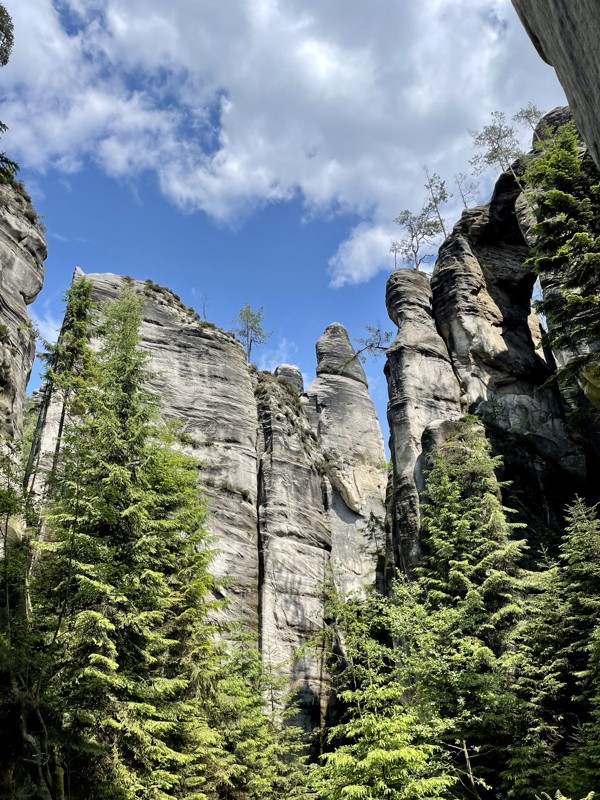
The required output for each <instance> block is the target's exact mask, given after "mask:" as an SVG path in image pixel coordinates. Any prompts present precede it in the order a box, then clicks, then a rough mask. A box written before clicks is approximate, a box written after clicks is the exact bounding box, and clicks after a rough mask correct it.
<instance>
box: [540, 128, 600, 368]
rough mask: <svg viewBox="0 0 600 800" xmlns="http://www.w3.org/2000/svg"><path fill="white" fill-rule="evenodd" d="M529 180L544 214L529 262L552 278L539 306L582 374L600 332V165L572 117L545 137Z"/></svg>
mask: <svg viewBox="0 0 600 800" xmlns="http://www.w3.org/2000/svg"><path fill="white" fill-rule="evenodd" d="M525 181H526V182H527V184H528V185H529V186H531V187H532V189H533V191H532V192H531V194H530V198H531V202H532V208H533V211H534V214H535V217H536V220H537V224H536V226H535V227H534V234H535V237H536V242H535V245H534V247H533V254H532V256H531V259H530V262H529V263H530V264H531V265H532V266H533V267H534V269H535V271H536V272H537V273H538V275H540V277H541V278H542V280H543V281H545V283H546V289H545V292H544V300H543V301H541V302H540V303H539V304H538V309H539V310H540V311H541V312H542V313H543V314H544V315H545V316H546V319H547V321H548V328H549V331H548V336H547V339H548V343H549V344H550V346H552V347H553V348H556V349H559V350H564V351H566V352H567V353H568V354H569V355H570V356H571V360H570V365H569V368H568V372H570V373H574V374H575V375H577V374H578V373H579V372H580V371H581V369H582V368H590V367H593V366H597V364H598V356H597V355H596V354H595V353H593V352H591V353H590V351H589V350H590V348H589V344H590V343H591V342H592V343H593V342H596V341H597V340H598V339H600V222H599V220H600V172H599V171H598V168H597V167H596V165H595V164H594V162H593V160H592V158H591V156H590V155H589V153H588V152H587V151H586V150H585V148H584V147H583V146H582V144H581V141H580V138H579V134H578V133H577V130H576V128H575V125H574V124H573V123H572V122H570V123H568V124H567V125H564V126H562V127H560V128H559V129H558V130H557V131H556V132H555V133H554V134H552V135H551V136H547V137H546V138H544V139H543V140H542V141H541V142H539V143H538V150H537V155H536V156H535V158H533V159H532V160H531V162H530V164H529V166H528V169H527V172H526V175H525ZM563 374H564V373H563Z"/></svg>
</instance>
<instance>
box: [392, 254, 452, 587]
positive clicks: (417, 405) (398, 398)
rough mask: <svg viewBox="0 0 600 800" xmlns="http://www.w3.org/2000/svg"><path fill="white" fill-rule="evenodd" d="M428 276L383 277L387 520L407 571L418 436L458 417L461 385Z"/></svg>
mask: <svg viewBox="0 0 600 800" xmlns="http://www.w3.org/2000/svg"><path fill="white" fill-rule="evenodd" d="M431 299H432V298H431V288H430V285H429V277H428V276H427V275H426V274H424V273H423V272H417V271H413V270H406V269H404V270H398V271H396V272H393V273H392V275H391V276H390V278H389V280H388V282H387V288H386V304H387V309H388V314H389V315H390V319H391V320H392V322H394V323H395V324H396V325H397V326H398V334H397V336H396V338H395V340H394V342H393V343H392V345H391V347H390V348H389V350H388V358H387V364H386V367H385V374H386V376H387V381H388V392H389V403H388V422H389V426H390V453H391V457H392V465H393V479H392V496H391V504H390V507H389V514H390V521H389V525H390V527H391V530H392V531H393V550H394V560H395V563H396V564H397V565H398V566H399V567H400V568H401V569H402V570H403V571H404V572H406V573H407V574H409V573H410V572H411V570H412V569H413V568H414V567H415V566H416V565H417V564H418V563H419V560H420V557H421V549H420V545H419V510H418V504H419V491H420V490H422V488H423V476H422V470H421V454H422V445H421V439H422V437H423V434H424V433H425V431H426V429H427V427H428V426H429V425H430V424H432V423H434V422H435V421H436V420H452V419H458V417H460V413H461V410H460V387H459V383H458V380H457V378H456V375H455V374H454V371H453V368H452V362H451V360H450V355H449V353H448V349H447V347H446V344H445V342H444V340H443V339H442V337H441V336H440V334H439V333H438V331H437V330H436V326H435V321H434V319H433V315H432V311H431Z"/></svg>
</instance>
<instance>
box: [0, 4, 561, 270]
mask: <svg viewBox="0 0 600 800" xmlns="http://www.w3.org/2000/svg"><path fill="white" fill-rule="evenodd" d="M58 9H61V11H62V16H61V15H60V14H59V10H58ZM10 11H11V13H12V14H13V17H14V23H15V42H16V43H15V48H14V53H13V57H12V59H11V62H10V63H9V65H8V66H7V67H6V68H5V69H4V70H3V72H2V83H3V86H4V89H3V93H4V96H3V98H2V101H3V112H2V119H3V121H5V122H6V123H7V124H8V125H9V126H10V131H9V134H7V139H6V148H10V150H11V152H12V151H14V152H15V153H16V155H17V158H18V160H19V161H20V162H21V163H22V164H23V166H27V167H29V168H32V169H38V170H40V171H43V170H45V169H46V168H48V167H49V166H50V165H52V166H53V167H57V168H59V169H61V170H62V171H63V172H65V173H69V172H73V171H76V170H78V169H80V168H81V166H82V164H84V163H85V162H86V160H88V159H92V160H94V161H95V162H96V163H98V164H99V165H100V166H101V167H102V168H103V169H104V170H105V171H106V172H107V173H108V174H110V175H113V176H118V177H122V176H127V177H131V176H135V175H137V174H139V173H141V172H144V171H150V172H153V173H155V174H156V176H157V179H158V183H159V186H160V188H161V190H162V192H163V193H164V194H165V195H166V196H167V197H168V198H169V199H170V200H171V201H172V202H174V203H176V204H177V205H179V206H180V207H181V208H183V209H186V210H189V211H196V210H201V211H204V212H205V213H207V214H209V215H211V216H212V217H214V218H215V219H218V220H221V221H225V222H237V221H238V220H239V218H240V215H244V214H249V213H252V211H253V210H254V209H256V208H259V207H260V206H261V205H264V204H265V203H269V202H278V201H285V200H286V199H289V198H292V197H297V196H300V197H301V198H302V199H303V202H304V204H305V207H306V211H307V213H309V214H310V213H331V211H332V209H333V210H334V211H351V212H353V213H355V214H357V215H359V218H360V222H359V223H358V224H357V226H356V228H355V229H354V230H353V231H352V232H351V233H350V235H349V237H348V239H347V240H346V241H345V242H342V243H341V245H340V247H339V249H338V251H337V252H336V253H335V254H332V259H331V262H330V267H331V274H332V283H333V285H336V286H341V285H343V284H344V283H356V282H360V281H363V280H367V279H368V278H369V277H371V276H372V275H374V274H375V273H376V272H377V271H378V270H380V269H384V268H386V267H388V266H389V264H390V256H389V253H388V252H387V251H389V241H390V239H391V238H393V237H394V236H395V235H396V234H397V231H396V232H394V230H393V226H392V225H391V220H392V219H393V218H394V217H395V216H396V215H397V213H398V212H399V211H400V210H401V209H403V208H413V209H415V208H418V207H419V206H420V204H421V203H422V200H423V176H422V172H421V169H420V168H421V165H422V164H423V163H428V164H430V165H431V166H432V167H433V168H434V169H436V170H437V171H439V172H441V173H442V174H443V175H444V176H445V177H447V178H448V179H450V178H451V176H452V174H453V173H454V172H457V171H459V170H461V169H463V170H464V169H465V167H466V164H467V160H468V158H469V156H470V154H471V153H470V139H469V136H468V134H467V133H466V131H467V129H477V128H479V127H481V126H482V125H483V124H484V123H485V122H486V121H487V119H488V117H489V112H490V111H492V110H494V109H496V108H502V109H504V110H505V111H506V112H507V113H508V114H509V115H511V114H512V113H514V111H515V110H516V109H517V108H519V107H520V106H522V105H525V104H526V103H527V102H528V101H529V100H532V101H534V102H535V103H536V104H537V105H538V106H540V107H546V108H549V107H551V106H553V105H555V104H557V103H559V102H562V94H561V91H560V89H559V88H558V84H557V83H556V81H555V80H554V79H553V76H552V73H551V70H550V68H548V67H546V66H544V65H543V64H542V62H541V61H540V59H539V58H538V56H537V54H536V53H535V51H534V49H533V47H532V46H531V44H530V43H529V41H528V40H527V38H526V36H525V33H524V32H523V30H522V28H521V25H520V23H519V22H518V21H517V18H516V16H515V14H514V12H513V10H512V7H511V5H510V1H509V0H421V2H418V3H408V2H400V3H382V2H380V3H375V4H373V3H366V2H354V3H347V2H345V1H344V0H329V2H327V3H312V4H306V3H304V2H300V0H287V2H285V3H282V2H277V0H228V2H220V3H215V2H213V0H171V2H169V3H168V4H166V3H164V2H162V0H86V1H85V2H83V0H61V2H56V3H54V4H53V3H52V0H19V2H18V4H15V7H14V8H11V9H10ZM67 20H68V22H67Z"/></svg>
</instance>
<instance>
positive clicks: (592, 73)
mask: <svg viewBox="0 0 600 800" xmlns="http://www.w3.org/2000/svg"><path fill="white" fill-rule="evenodd" d="M513 6H514V7H515V9H516V11H517V14H518V15H519V17H520V18H521V21H522V23H523V25H524V26H525V29H526V31H527V33H528V34H529V38H530V39H531V41H532V42H533V44H534V45H535V47H536V49H537V51H538V53H539V54H540V56H541V57H542V58H543V59H544V61H546V63H548V64H550V65H551V66H553V67H554V68H555V70H556V74H557V76H558V79H559V81H560V82H561V84H562V87H563V89H564V90H565V94H566V95H567V98H568V100H569V105H570V106H571V109H572V111H573V116H574V117H575V121H576V123H577V127H578V128H579V130H580V131H581V133H582V135H583V138H584V139H585V141H586V143H587V145H588V147H589V148H590V152H591V153H592V155H593V157H594V160H595V161H596V164H598V165H599V166H600V123H599V120H600V49H599V48H598V41H599V39H600V14H599V13H598V3H597V2H596V0H569V2H565V0H513Z"/></svg>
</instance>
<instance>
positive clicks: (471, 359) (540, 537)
mask: <svg viewBox="0 0 600 800" xmlns="http://www.w3.org/2000/svg"><path fill="white" fill-rule="evenodd" d="M520 192H521V189H520V187H519V186H518V185H517V183H516V181H515V179H514V177H513V176H512V175H511V174H510V173H505V174H503V175H501V176H500V178H499V180H498V182H497V184H496V187H495V190H494V193H493V196H492V199H491V201H490V202H489V203H488V204H486V205H484V206H479V207H477V208H474V209H470V210H468V211H465V212H464V213H463V215H462V217H461V219H460V220H459V222H458V223H457V224H456V225H455V227H454V229H453V231H452V233H451V235H450V236H449V237H448V238H447V239H446V241H445V242H444V243H443V245H442V246H441V248H440V251H439V256H438V260H437V262H436V265H435V268H434V271H433V275H432V277H431V291H430V289H429V280H428V278H427V276H425V275H423V274H422V273H419V272H415V271H407V270H402V271H398V272H395V273H394V274H393V275H392V276H391V278H390V280H389V281H388V287H387V304H388V311H389V313H390V317H391V318H392V320H393V321H394V322H396V324H397V325H398V327H399V331H398V336H397V338H396V340H395V342H394V343H393V344H392V346H391V348H390V349H389V351H388V362H387V366H386V374H387V376H388V385H389V393H390V401H389V406H388V409H389V410H388V418H389V423H390V449H391V451H392V461H393V463H394V483H393V495H392V502H391V509H390V527H391V530H392V540H393V543H394V550H395V554H396V563H397V564H398V565H399V566H401V567H402V568H403V569H405V570H407V571H410V569H411V568H412V567H413V566H414V565H415V563H417V562H418V559H419V555H420V550H419V537H418V500H419V492H420V491H421V490H422V463H423V451H425V452H426V451H427V449H428V448H429V449H430V448H431V447H432V446H435V445H436V444H439V443H440V441H443V438H444V431H445V426H446V427H448V423H451V422H452V421H453V420H455V419H456V418H457V417H458V416H460V415H461V414H464V413H467V412H469V413H476V414H478V415H479V416H480V417H481V418H482V419H483V421H484V423H485V425H486V429H487V433H488V436H489V438H490V439H491V441H492V443H493V446H494V449H495V451H496V452H497V453H499V454H500V455H502V457H503V461H504V472H503V475H502V477H503V478H504V479H506V480H507V481H509V482H510V484H509V485H508V486H506V487H505V489H504V494H505V501H506V503H507V505H509V506H510V507H513V508H514V509H515V510H516V511H518V512H519V519H520V520H521V521H525V522H526V523H528V525H529V532H528V536H529V538H530V542H531V547H532V552H535V548H536V546H537V545H538V544H542V543H544V542H548V541H549V540H551V539H552V535H553V534H554V535H556V534H557V533H558V531H559V529H560V524H561V515H562V511H563V509H564V506H565V505H566V503H567V502H570V501H571V500H572V499H573V497H574V495H575V493H576V491H577V490H578V488H577V487H583V486H585V484H586V474H588V473H589V470H588V465H587V463H586V455H585V452H584V448H583V446H582V442H581V441H578V440H577V436H576V435H575V434H573V433H572V432H571V431H570V430H569V429H568V428H567V425H566V423H565V409H564V404H563V401H562V398H561V396H560V393H559V391H558V388H557V387H556V385H547V381H548V379H549V378H550V376H551V374H552V372H553V370H554V364H553V362H552V360H551V358H549V360H547V359H546V357H545V355H544V351H543V349H542V347H541V344H540V343H541V329H540V324H539V320H538V319H537V317H536V315H535V314H534V313H532V310H531V295H532V288H533V284H534V280H535V276H534V275H533V274H532V272H531V268H530V267H529V265H527V264H526V263H525V261H526V259H527V256H528V253H529V247H528V245H527V243H526V241H525V239H524V237H523V233H522V231H521V228H520V226H519V221H518V219H517V213H516V210H515V204H516V202H517V200H518V197H519V195H520ZM521 223H522V225H524V226H526V221H525V220H524V219H523V215H522V209H521ZM430 302H431V306H430ZM450 427H451V425H450ZM580 490H581V489H580Z"/></svg>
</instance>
